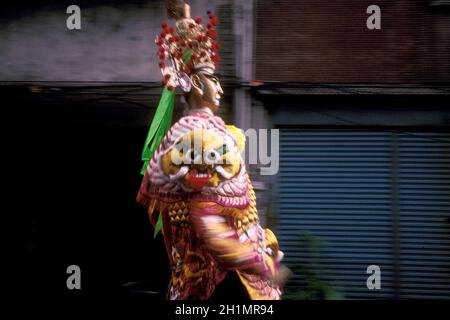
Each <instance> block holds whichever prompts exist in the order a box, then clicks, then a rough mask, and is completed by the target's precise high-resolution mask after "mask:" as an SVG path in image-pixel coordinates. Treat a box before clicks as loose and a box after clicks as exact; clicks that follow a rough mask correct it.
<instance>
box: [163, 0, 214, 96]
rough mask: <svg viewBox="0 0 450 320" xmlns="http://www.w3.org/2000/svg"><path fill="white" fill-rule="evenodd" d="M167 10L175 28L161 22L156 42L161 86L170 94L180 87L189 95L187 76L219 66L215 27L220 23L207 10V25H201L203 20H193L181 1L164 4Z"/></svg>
mask: <svg viewBox="0 0 450 320" xmlns="http://www.w3.org/2000/svg"><path fill="white" fill-rule="evenodd" d="M167 11H168V15H169V17H171V18H174V19H176V23H175V26H169V25H168V24H167V22H162V23H161V27H162V31H161V33H160V34H159V35H158V36H157V37H156V39H155V43H156V44H157V45H158V46H159V49H158V52H157V55H158V56H159V59H160V62H159V67H160V68H161V73H162V74H163V81H162V83H163V85H164V86H166V87H167V89H168V90H169V91H173V90H174V89H175V88H176V87H177V86H179V87H180V88H181V89H182V90H183V91H184V92H189V91H190V90H191V82H190V75H192V74H193V73H195V72H197V71H199V70H201V69H203V68H210V69H212V70H214V69H215V68H216V67H217V65H218V62H219V59H220V57H219V53H218V50H219V48H220V45H219V43H218V42H217V41H216V39H217V32H216V29H215V27H216V26H217V25H218V23H219V20H218V19H217V17H216V16H215V15H214V14H213V13H211V12H209V11H208V19H209V22H208V23H207V24H206V25H205V26H204V25H202V24H201V23H202V21H203V19H202V18H201V17H198V18H195V20H194V19H192V18H191V14H190V7H189V5H188V4H186V3H185V2H184V1H181V0H178V1H177V0H175V1H174V0H171V1H167Z"/></svg>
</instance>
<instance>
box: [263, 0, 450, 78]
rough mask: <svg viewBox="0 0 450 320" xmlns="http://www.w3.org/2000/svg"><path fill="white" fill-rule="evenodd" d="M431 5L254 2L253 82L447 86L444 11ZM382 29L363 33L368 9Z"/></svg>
mask: <svg viewBox="0 0 450 320" xmlns="http://www.w3.org/2000/svg"><path fill="white" fill-rule="evenodd" d="M430 2H431V1H429V0H401V1H387V0H380V1H375V2H374V1H368V0H362V1H351V0H337V1H331V2H330V1H328V2H317V1H311V0H302V1H297V0H278V1H270V0H259V1H257V9H256V10H257V23H256V29H257V31H256V32H257V39H256V79H257V80H261V81H283V82H284V81H304V82H313V83H324V82H325V83H330V82H332V83H423V82H443V81H449V80H450V62H449V61H450V12H449V10H448V7H446V6H431V5H430ZM372 4H376V5H378V6H379V7H380V8H381V30H369V29H368V28H367V27H366V20H367V18H368V16H369V15H368V14H367V13H366V9H367V7H368V6H369V5H372Z"/></svg>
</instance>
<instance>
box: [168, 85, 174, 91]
mask: <svg viewBox="0 0 450 320" xmlns="http://www.w3.org/2000/svg"><path fill="white" fill-rule="evenodd" d="M167 90H169V91H173V90H175V88H174V87H173V86H168V87H167Z"/></svg>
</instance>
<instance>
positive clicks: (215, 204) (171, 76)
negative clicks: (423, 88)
mask: <svg viewBox="0 0 450 320" xmlns="http://www.w3.org/2000/svg"><path fill="white" fill-rule="evenodd" d="M168 8H169V12H171V16H172V17H174V18H176V19H177V25H176V28H171V27H169V26H168V25H167V24H166V23H163V24H162V27H163V32H162V33H161V35H160V36H159V37H158V38H157V39H156V43H157V44H158V45H160V48H161V49H160V51H159V52H160V58H161V60H162V61H161V62H160V66H161V69H162V73H163V75H164V84H165V85H166V89H165V90H164V94H163V97H162V99H161V102H160V105H159V106H158V110H157V113H156V115H155V119H154V121H153V123H152V126H151V128H150V133H149V137H148V139H147V141H146V146H145V149H144V153H143V160H144V161H145V165H144V179H143V182H142V185H141V187H140V190H139V193H138V197H137V200H138V201H139V202H140V203H141V204H143V205H144V206H145V207H147V208H148V213H149V215H150V221H151V223H152V224H153V226H155V228H158V227H159V226H161V224H162V231H163V235H164V241H165V245H166V249H167V254H168V257H169V260H170V267H171V271H172V276H171V281H170V285H169V293H168V298H170V299H183V300H185V299H201V300H203V299H208V298H209V297H210V296H211V295H212V293H213V292H214V290H215V288H216V286H217V285H218V284H219V283H220V282H221V281H222V280H223V279H224V278H225V276H226V275H227V273H228V272H236V273H237V275H238V276H239V279H240V280H241V282H242V284H243V285H244V287H245V288H246V290H247V292H248V295H249V296H250V298H251V299H280V297H281V288H280V285H279V282H278V281H277V276H278V272H279V269H280V267H281V264H280V261H281V259H282V257H283V253H282V252H281V251H280V249H279V246H278V242H277V239H276V237H275V235H274V234H273V233H272V232H271V231H270V230H269V229H264V228H262V227H261V225H260V223H259V217H258V212H257V209H256V198H255V192H254V190H253V187H252V183H251V181H250V178H249V176H248V174H247V171H246V167H245V163H244V161H243V159H242V156H241V151H242V149H243V147H244V143H245V137H244V135H243V134H242V133H241V132H240V130H238V129H237V128H235V127H232V126H226V125H225V123H224V122H223V121H222V119H221V118H220V117H217V116H215V115H214V113H213V111H212V109H214V108H215V107H214V106H218V99H220V94H221V93H222V90H221V87H220V84H219V83H218V80H217V79H216V78H215V77H214V76H213V72H214V69H215V65H216V64H217V60H216V58H214V57H217V55H218V53H217V50H216V49H217V48H218V45H216V44H215V43H216V42H215V41H214V39H215V30H214V26H215V25H217V18H216V17H215V16H214V15H213V14H211V13H209V19H210V22H209V23H208V25H207V26H206V28H204V27H203V26H202V25H201V24H200V22H201V20H200V19H196V20H192V19H190V15H189V11H188V10H187V9H188V7H187V5H186V4H185V3H184V2H183V1H171V2H170V3H169V6H168ZM168 59H170V60H171V63H172V66H171V67H167V66H166V62H165V60H168ZM177 86H179V87H180V88H181V89H182V90H183V91H184V92H185V93H186V94H187V95H188V102H189V104H190V107H191V109H190V111H189V112H188V113H187V114H186V115H185V116H184V117H182V118H181V119H180V120H179V121H177V122H176V123H175V124H174V125H173V126H172V127H170V129H169V125H170V120H171V112H172V111H171V110H172V108H173V95H174V88H175V87H177ZM208 92H210V93H211V92H212V94H208ZM211 96H212V98H211Z"/></svg>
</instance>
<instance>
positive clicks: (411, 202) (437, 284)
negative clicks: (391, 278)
mask: <svg viewBox="0 0 450 320" xmlns="http://www.w3.org/2000/svg"><path fill="white" fill-rule="evenodd" d="M398 159H399V160H398V180H399V198H400V201H399V228H400V230H399V250H400V253H399V257H400V261H399V275H398V276H399V280H400V281H399V282H400V283H399V286H400V294H401V297H405V298H423V297H426V298H440V297H445V298H450V224H449V218H450V134H436V133H420V132H414V133H411V134H400V135H399V136H398Z"/></svg>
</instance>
